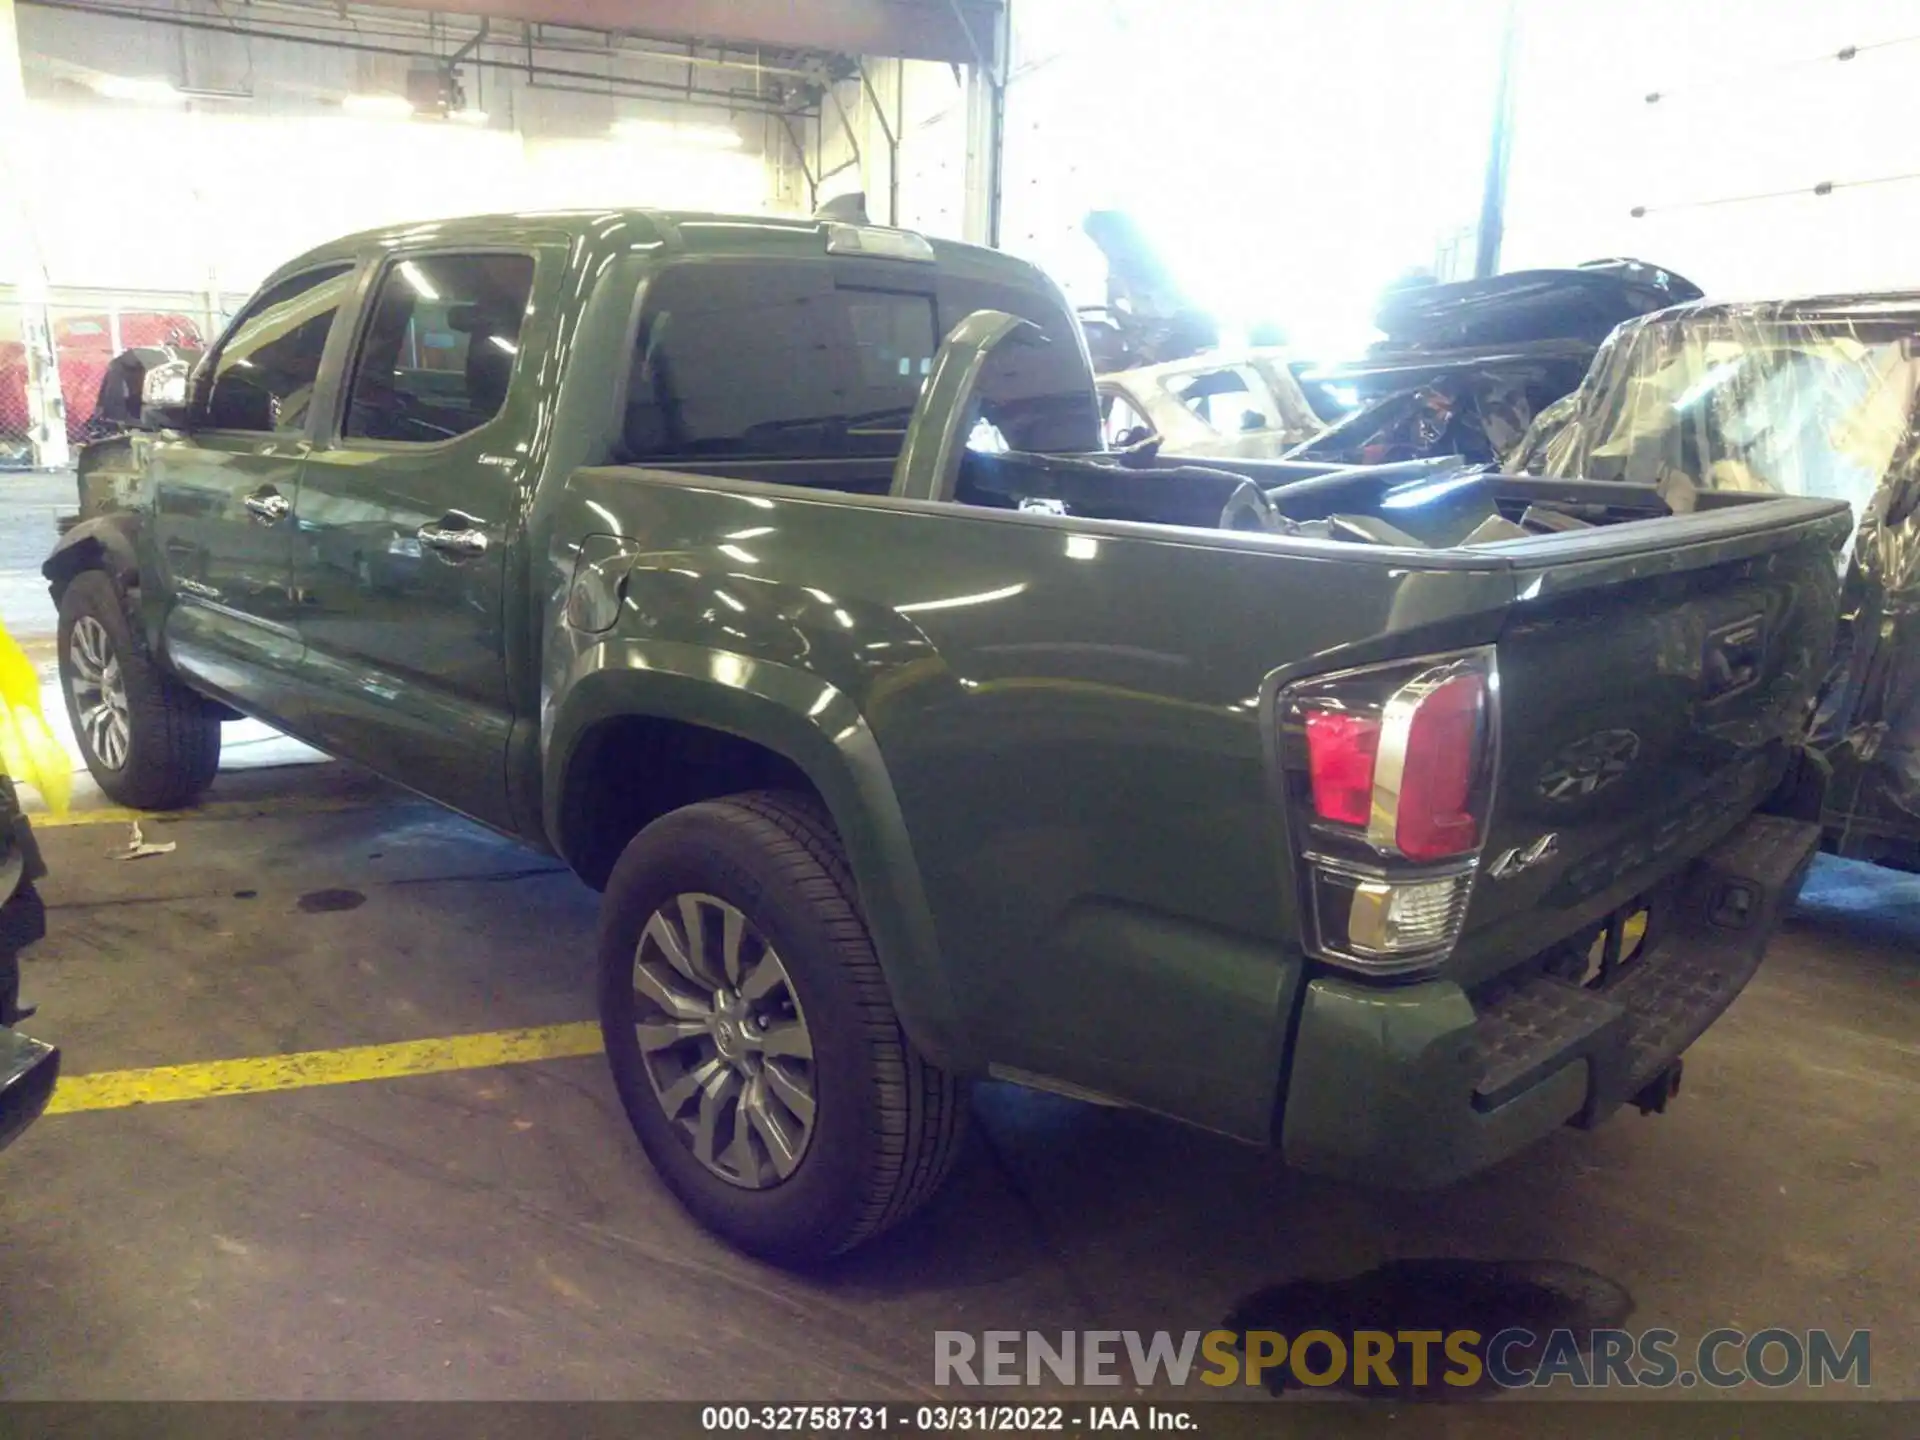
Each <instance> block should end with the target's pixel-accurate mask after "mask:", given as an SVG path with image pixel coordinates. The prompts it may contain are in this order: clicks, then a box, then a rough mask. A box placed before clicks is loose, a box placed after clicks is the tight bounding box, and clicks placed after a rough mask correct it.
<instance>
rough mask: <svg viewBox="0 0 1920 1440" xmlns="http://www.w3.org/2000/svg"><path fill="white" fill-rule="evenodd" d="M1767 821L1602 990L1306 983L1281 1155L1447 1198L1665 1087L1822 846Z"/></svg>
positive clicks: (1692, 888) (1809, 828)
mask: <svg viewBox="0 0 1920 1440" xmlns="http://www.w3.org/2000/svg"><path fill="white" fill-rule="evenodd" d="M1819 842H1820V830H1819V827H1818V826H1817V825H1813V824H1808V823H1805V822H1802V821H1795V820H1788V819H1783V818H1781V817H1779V816H1771V815H1756V816H1753V817H1751V818H1750V819H1748V820H1747V821H1746V822H1745V823H1744V824H1743V825H1742V826H1741V827H1740V828H1739V829H1738V830H1736V831H1734V833H1733V834H1731V835H1729V836H1728V837H1727V838H1726V839H1725V840H1723V841H1721V842H1720V843H1719V844H1718V845H1717V846H1715V847H1714V848H1713V849H1712V850H1710V851H1708V852H1707V853H1706V854H1705V855H1704V856H1702V857H1701V858H1700V859H1699V860H1697V861H1695V862H1694V864H1693V866H1692V867H1691V868H1690V869H1689V871H1688V872H1687V875H1686V876H1685V878H1684V881H1683V883H1682V886H1681V889H1680V892H1679V896H1678V899H1677V901H1676V908H1675V913H1674V916H1673V919H1672V923H1671V924H1670V926H1669V927H1668V928H1667V930H1666V932H1665V934H1664V936H1663V938H1662V939H1661V940H1660V942H1659V943H1658V944H1657V945H1655V946H1654V948H1652V949H1651V950H1649V951H1648V953H1647V954H1645V955H1644V956H1642V957H1640V958H1639V959H1638V960H1636V961H1635V962H1634V963H1633V964H1631V965H1629V966H1627V967H1626V968H1625V969H1624V970H1623V971H1622V972H1621V974H1620V975H1619V977H1618V978H1617V979H1616V980H1615V981H1614V982H1613V983H1612V984H1611V985H1609V986H1608V987H1607V988H1606V989H1604V990H1589V989H1584V988H1582V987H1580V986H1578V985H1574V984H1572V983H1569V982H1567V981H1564V980H1557V979H1552V978H1549V977H1546V976H1542V975H1534V976H1531V977H1529V978H1526V979H1523V980H1519V981H1515V982H1503V983H1501V984H1499V985H1497V986H1494V987H1489V988H1488V989H1485V990H1482V991H1480V992H1478V993H1476V994H1474V995H1472V996H1469V995H1468V994H1467V993H1466V992H1465V991H1463V990H1462V989H1461V988H1460V987H1459V986H1457V985H1454V984H1452V983H1450V982H1447V981H1429V982H1426V983H1423V984H1416V985H1407V986H1400V987H1391V988H1389V987H1382V986H1368V985H1364V984H1358V983H1352V982H1346V981H1340V980H1331V979H1322V980H1315V981H1313V982H1312V983H1311V984H1310V985H1309V986H1308V987H1307V995H1306V1001H1305V1008H1304V1011H1303V1013H1302V1016H1301V1021H1300V1029H1299V1034H1298V1038H1297V1040H1296V1042H1295V1046H1294V1051H1293V1064H1292V1066H1291V1069H1290V1074H1289V1077H1288V1086H1287V1102H1286V1109H1285V1113H1284V1118H1283V1120H1282V1128H1281V1145H1282V1148H1283V1150H1284V1152H1285V1154H1286V1157H1287V1160H1288V1162H1289V1163H1290V1164H1292V1165H1295V1166H1297V1167H1298V1168H1300V1169H1302V1170H1306V1171H1311V1172H1315V1173H1320V1174H1329V1175H1337V1176H1341V1177H1344V1178H1349V1179H1354V1180H1360V1181H1364V1182H1366V1183H1369V1184H1375V1185H1385V1186H1392V1187H1396V1188H1411V1189H1421V1188H1428V1187H1431V1186H1436V1185H1443V1184H1446V1183H1447V1182H1448V1181H1451V1180H1455V1179H1458V1178H1459V1177H1461V1176H1463V1175H1468V1174H1471V1173H1472V1172H1474V1171H1476V1170H1480V1169H1483V1168H1485V1167H1486V1166H1488V1165H1491V1164H1493V1163H1494V1162H1495V1161H1497V1160H1499V1159H1501V1158H1502V1157H1504V1156H1506V1155H1510V1154H1512V1153H1513V1152H1514V1151H1516V1150H1518V1149H1520V1148H1522V1147H1523V1146H1525V1145H1528V1144H1530V1143H1531V1142H1533V1141H1535V1140H1538V1139H1540V1138H1542V1137H1543V1136H1545V1135H1547V1134H1549V1133H1551V1132H1552V1131H1553V1130H1555V1129H1557V1128H1558V1127H1560V1126H1561V1125H1564V1124H1566V1123H1568V1122H1574V1123H1577V1124H1582V1125H1592V1124H1596V1123H1598V1121H1600V1120H1601V1119H1603V1118H1605V1117H1606V1116H1607V1115H1609V1114H1610V1113H1612V1111H1614V1110H1615V1109H1617V1108H1618V1107H1619V1106H1620V1105H1621V1104H1622V1103H1624V1102H1625V1101H1627V1100H1628V1099H1630V1098H1631V1097H1632V1096H1634V1095H1635V1094H1637V1093H1638V1092H1639V1091H1640V1090H1642V1089H1643V1088H1644V1087H1645V1086H1647V1085H1648V1084H1649V1083H1650V1082H1652V1081H1654V1080H1656V1079H1658V1078H1659V1077H1660V1076H1661V1075H1663V1074H1664V1073H1665V1072H1666V1071H1667V1069H1668V1068H1669V1067H1670V1066H1671V1065H1672V1063H1673V1061H1674V1060H1675V1059H1676V1058H1677V1057H1678V1056H1679V1054H1680V1052H1681V1051H1683V1050H1685V1049H1686V1048H1687V1046H1688V1045H1690V1044H1692V1043H1693V1041H1694V1040H1695V1039H1697V1038H1698V1037H1699V1035H1700V1034H1701V1032H1702V1031H1704V1030H1705V1029H1706V1028H1707V1026H1709V1025H1710V1024H1712V1023H1713V1021H1714V1020H1715V1019H1717V1018H1718V1017H1719V1015H1720V1014H1721V1012H1723V1011H1724V1010H1725V1009H1726V1008H1727V1006H1728V1005H1730V1004H1732V1003H1733V999H1734V997H1735V996H1736V995H1738V994H1739V993H1740V991H1741V990H1742V989H1743V988H1744V987H1745V986H1746V983H1747V981H1748V980H1750V979H1751V978H1752V977H1753V973H1754V971H1755V970H1757V969H1758V968H1759V965H1760V960H1761V957H1762V956H1763V955H1764V954H1765V953H1766V948H1767V944H1768V942H1769V941H1770V940H1771V939H1772V938H1773V934H1774V931H1775V930H1776V929H1777V928H1778V926H1779V923H1780V919H1781V917H1782V916H1783V915H1784V914H1785V912H1786V910H1787V908H1788V907H1789V906H1791V905H1792V903H1793V900H1794V897H1795V896H1796V895H1797V894H1798V893H1799V889H1800V884H1801V881H1802V880H1803V879H1804V878H1805V877H1806V872H1807V867H1808V866H1809V865H1810V864H1811V863H1812V860H1813V856H1814V854H1815V852H1816V851H1817V850H1818V848H1819Z"/></svg>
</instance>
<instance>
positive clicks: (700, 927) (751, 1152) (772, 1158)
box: [633, 892, 815, 1190]
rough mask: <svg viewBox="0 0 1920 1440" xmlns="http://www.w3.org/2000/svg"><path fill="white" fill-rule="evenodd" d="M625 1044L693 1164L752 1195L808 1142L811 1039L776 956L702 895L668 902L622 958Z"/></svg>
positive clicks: (738, 919) (734, 914) (785, 1172)
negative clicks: (629, 1038) (628, 959)
mask: <svg viewBox="0 0 1920 1440" xmlns="http://www.w3.org/2000/svg"><path fill="white" fill-rule="evenodd" d="M633 989H634V1000H635V1020H634V1034H635V1038H636V1039H637V1040H638V1041H639V1045H640V1056H641V1060H642V1062H643V1064H644V1065H645V1067H646V1071H647V1079H648V1081H649V1082H650V1083H651V1084H652V1086H653V1093H654V1096H655V1098H656V1099H658V1100H659V1102H660V1108H661V1109H662V1110H663V1111H664V1112H666V1116H667V1119H668V1121H669V1122H670V1123H671V1124H672V1126H673V1128H674V1130H675V1132H676V1133H677V1134H678V1135H679V1136H680V1138H681V1140H682V1141H683V1142H684V1143H685V1144H686V1145H687V1147H688V1148H689V1149H690V1150H692V1151H693V1156H694V1158H695V1159H696V1160H698V1161H699V1162H700V1163H701V1164H702V1165H703V1166H705V1167H706V1168H707V1169H708V1170H709V1171H711V1172H712V1173H713V1174H715V1175H718V1176H719V1177H720V1178H721V1179H723V1180H726V1181H728V1182H730V1183H731V1184H734V1185H739V1186H741V1187H743V1188H745V1189H748V1190H764V1189H767V1188H768V1187H770V1186H773V1185H777V1184H779V1183H780V1182H781V1181H783V1180H785V1179H787V1178H788V1177H789V1176H790V1175H792V1174H793V1172H794V1170H795V1169H796V1168H797V1167H798V1166H799V1164H800V1161H801V1158H802V1157H803V1156H804V1155H805V1154H806V1150H807V1143H808V1141H809V1140H810V1139H811V1138H812V1136H813V1122H814V1110H815V1097H814V1071H813V1037H812V1035H811V1033H810V1032H809V1031H808V1029H807V1020H806V1016H805V1015H804V1014H803V1013H802V1012H801V1009H800V1000H799V997H798V996H797V995H796V994H795V993H794V989H793V982H792V980H791V979H790V978H789V976H788V974H787V969H786V966H785V965H784V964H783V963H782V962H781V959H780V956H779V955H778V954H777V953H776V952H775V950H774V948H773V946H772V945H771V944H770V943H769V942H768V941H767V939H766V937H765V936H764V935H762V934H761V933H760V931H759V929H758V928H757V927H755V925H754V924H753V922H752V921H750V920H748V919H747V917H746V916H745V915H744V914H742V913H741V912H740V911H739V910H738V909H737V908H736V907H734V906H732V905H730V904H728V903H727V902H726V901H724V900H721V899H718V898H716V897H715V896H712V895H704V894H698V893H693V892H688V893H683V894H679V895H675V896H673V897H672V898H670V899H669V900H667V901H666V903H664V904H663V905H661V906H660V908H659V909H657V910H655V911H654V912H653V914H652V915H651V916H649V917H648V919H647V923H646V926H645V928H644V929H643V930H642V931H641V933H640V943H639V945H638V947H637V948H636V950H635V952H634V961H633Z"/></svg>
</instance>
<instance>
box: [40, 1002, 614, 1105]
mask: <svg viewBox="0 0 1920 1440" xmlns="http://www.w3.org/2000/svg"><path fill="white" fill-rule="evenodd" d="M599 1053H600V1027H599V1025H598V1024H596V1023H595V1022H593V1021H591V1020H584V1021H578V1022H575V1023H573V1024H569V1025H541V1026H537V1027H535V1028H533V1029H529V1030H494V1031H490V1032H488V1033H486V1034H482V1035H452V1036H448V1037H446V1038H444V1039H440V1040H403V1041H400V1042H399V1043H398V1044H394V1045H355V1046H351V1047H349V1048H347V1049H344V1050H308V1051H304V1052H303V1053H301V1054H298V1055H262V1056H257V1057H254V1058H252V1059H244V1060H209V1061H205V1062H203V1063H201V1064H196V1065H159V1066H155V1067H154V1068H153V1069H151V1070H103V1071H101V1072H100V1073H98V1074H95V1075H72V1076H67V1075H63V1076H61V1077H60V1082H59V1084H58V1085H57V1086H56V1087H55V1089H54V1092H53V1099H52V1101H51V1103H49V1104H48V1106H47V1113H48V1114H49V1115H60V1114H68V1113H71V1112H73V1111H77V1110H120V1109H124V1108H125V1107H127V1106H129V1105H163V1104H165V1103H167V1102H168V1101H171V1100H205V1099H208V1098H209V1097H211V1096H215V1095H253V1094H258V1093H260V1092H262V1091H266V1090H301V1089H305V1088H307V1087H308V1086H312V1085H347V1084H351V1083H353V1082H354V1081H357V1080H393V1079H397V1078H399V1077H400V1076H403V1075H434V1074H439V1073H440V1072H442V1071H447V1070H478V1069H482V1068H484V1067H486V1066H490V1065H522V1064H525V1063H526V1062H528V1061H530V1060H559V1059H564V1058H568V1057H571V1056H575V1055H598V1054H599Z"/></svg>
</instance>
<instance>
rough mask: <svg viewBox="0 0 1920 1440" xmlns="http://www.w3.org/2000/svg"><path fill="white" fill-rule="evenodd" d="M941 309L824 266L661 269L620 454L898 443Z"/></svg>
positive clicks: (859, 450) (851, 449) (882, 452)
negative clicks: (836, 275)
mask: <svg viewBox="0 0 1920 1440" xmlns="http://www.w3.org/2000/svg"><path fill="white" fill-rule="evenodd" d="M936 319H937V317H936V315H935V311H934V303H933V298H932V297H931V296H929V295H923V294H913V293H909V292H905V291H892V290H877V289H876V290H868V289H853V288H848V287H845V286H838V285H836V284H835V283H834V280H833V276H832V274H831V272H830V271H829V270H828V268H827V267H825V266H822V265H769V264H766V263H765V262H753V263H739V264H735V263H731V262H727V261H707V262H700V263H693V264H686V265H680V266H676V267H673V268H670V269H667V270H664V271H662V272H661V273H660V274H659V275H657V276H656V277H655V278H654V279H653V281H652V283H651V285H650V286H649V288H648V293H647V298H646V303H645V306H644V309H643V311H642V314H641V319H640V328H639V333H638V337H637V340H636V344H635V353H634V357H633V368H632V371H631V377H630V379H629V381H628V387H627V406H626V417H625V424H624V442H625V443H624V447H623V448H624V452H625V458H626V459H629V460H669V459H689V458H699V457H727V456H739V457H754V456H757V457H766V458H776V459H804V458H810V457H819V456H837V455H849V456H859V455H867V456H891V455H894V454H896V453H897V452H898V451H899V449H900V443H901V437H902V435H903V434H904V433H905V430H906V425H907V421H908V419H909V418H910V417H911V416H912V413H913V404H914V401H915V399H917V398H918V396H919V393H920V386H921V383H922V382H923V381H924V380H925V379H926V377H927V375H928V374H929V373H930V372H931V370H932V368H933V356H934V351H935V350H936V348H937V347H938V339H939V337H938V333H937V329H936Z"/></svg>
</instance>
